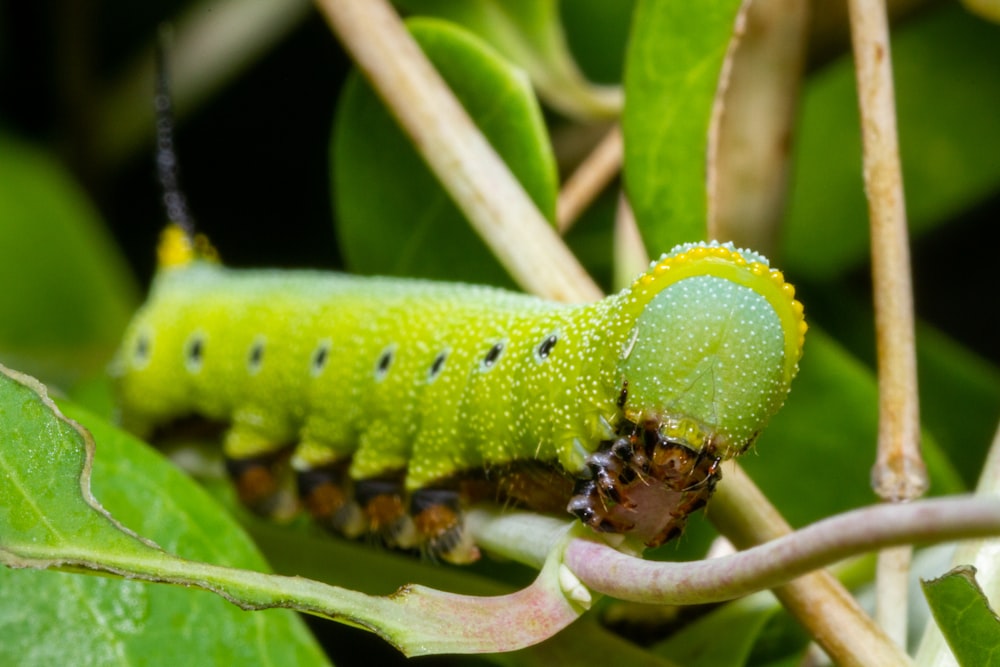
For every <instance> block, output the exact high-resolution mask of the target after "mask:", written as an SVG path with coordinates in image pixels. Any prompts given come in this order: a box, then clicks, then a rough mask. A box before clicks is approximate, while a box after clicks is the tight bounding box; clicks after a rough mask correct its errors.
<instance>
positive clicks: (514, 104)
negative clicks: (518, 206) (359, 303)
mask: <svg viewBox="0 0 1000 667" xmlns="http://www.w3.org/2000/svg"><path fill="white" fill-rule="evenodd" d="M408 25H409V27H410V30H411V32H412V33H413V36H414V37H415V38H416V40H417V42H418V43H419V44H420V46H421V48H423V50H424V52H425V53H426V54H427V56H428V57H429V58H430V60H431V62H432V63H433V64H434V66H435V67H436V68H437V69H438V71H439V72H440V73H441V75H442V76H443V77H444V79H445V81H446V82H447V83H448V85H449V86H450V87H451V88H452V90H454V92H455V94H456V95H457V96H458V98H459V100H460V101H461V102H462V104H463V106H464V107H465V109H466V110H467V111H468V112H469V114H470V115H471V116H472V118H473V120H474V121H475V122H476V125H477V126H478V127H479V129H480V130H482V131H483V133H484V134H485V135H486V137H487V139H489V141H490V143H491V144H492V145H493V147H494V148H495V149H496V150H497V152H499V154H500V156H501V157H502V158H503V159H504V161H505V162H506V163H507V165H508V166H509V167H510V168H511V170H512V171H513V172H514V174H515V175H516V176H517V178H518V180H519V181H520V182H521V184H522V185H523V186H524V188H525V189H526V190H527V192H528V194H529V195H530V196H531V198H532V200H533V201H534V202H535V204H536V205H537V206H538V208H539V210H540V211H541V212H542V214H543V215H544V216H545V217H546V218H547V219H548V220H550V221H551V220H554V219H555V201H556V192H557V177H556V169H555V159H554V157H553V155H552V149H551V146H550V144H549V139H548V134H547V132H546V129H545V126H544V123H543V122H542V117H541V112H540V110H539V108H538V105H537V102H536V101H535V99H534V97H533V95H532V93H531V89H530V87H529V86H528V85H527V82H526V81H525V80H524V78H523V77H522V76H519V75H518V73H517V71H516V70H514V69H513V68H512V67H511V66H510V65H509V64H508V63H507V62H506V61H505V60H504V59H502V58H501V57H500V56H498V55H497V54H496V53H494V52H493V51H492V49H490V48H489V47H488V46H486V45H485V44H483V43H482V42H481V41H480V40H479V39H477V38H476V37H474V36H473V35H471V34H470V33H468V32H466V31H464V30H462V29H461V28H457V27H455V26H454V25H452V24H449V23H446V22H444V21H439V20H432V19H414V20H412V21H410V22H409V24H408ZM331 160H332V172H333V189H334V201H335V209H336V215H337V218H338V220H339V226H338V233H339V234H340V240H341V246H342V248H343V251H344V256H345V258H346V260H347V263H348V264H349V265H350V267H351V268H352V269H353V270H355V271H358V272H361V273H382V274H389V275H400V276H419V277H426V278H440V279H451V280H466V281H478V282H488V283H493V284H498V285H505V286H513V285H514V283H513V281H512V280H511V278H510V277H509V276H508V275H507V272H506V271H505V270H504V269H503V268H502V267H501V265H500V263H499V262H498V261H497V260H496V259H495V258H494V257H493V254H492V253H491V252H490V251H489V250H488V249H487V248H486V246H485V244H484V243H483V242H482V240H480V239H479V237H478V236H477V235H476V234H475V232H474V231H473V230H472V229H471V228H470V227H469V225H468V223H467V222H466V221H465V218H464V216H463V215H462V214H461V212H460V211H459V210H458V208H457V207H456V206H455V205H454V204H453V203H452V201H451V199H450V198H449V197H448V195H447V193H446V192H445V191H444V189H443V188H442V187H441V186H440V185H439V184H438V182H437V180H436V179H435V177H434V176H433V175H432V174H431V172H430V171H429V170H428V169H427V167H426V166H425V165H424V163H423V161H422V160H421V158H420V157H419V155H418V154H417V153H416V151H415V150H414V149H413V147H412V146H411V144H410V142H409V140H408V139H407V138H406V137H405V136H404V135H403V133H402V131H401V130H400V129H399V128H398V126H397V125H396V122H395V120H393V119H392V118H391V117H390V116H389V114H388V113H387V112H386V110H385V108H384V106H383V105H382V103H381V102H380V101H379V100H378V98H377V97H376V96H375V94H374V93H373V92H372V91H371V89H370V88H369V87H368V86H367V84H365V83H364V82H363V81H362V79H361V78H360V76H359V75H358V74H357V72H355V73H354V74H353V75H352V76H351V78H350V80H349V81H348V83H347V85H346V87H345V89H344V92H343V95H342V96H341V100H340V106H339V108H338V113H337V119H336V123H335V126H334V136H333V141H332V146H331Z"/></svg>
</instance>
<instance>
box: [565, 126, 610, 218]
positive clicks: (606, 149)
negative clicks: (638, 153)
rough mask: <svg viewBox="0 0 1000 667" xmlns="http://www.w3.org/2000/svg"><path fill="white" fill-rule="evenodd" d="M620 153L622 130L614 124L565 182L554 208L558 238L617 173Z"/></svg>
mask: <svg viewBox="0 0 1000 667" xmlns="http://www.w3.org/2000/svg"><path fill="white" fill-rule="evenodd" d="M622 151H623V148H622V128H621V126H620V125H617V124H616V125H615V126H613V127H612V128H611V129H610V130H608V133H607V134H606V135H604V138H603V139H601V141H600V143H598V144H597V147H596V148H594V150H593V151H592V152H591V153H590V155H588V156H587V158H586V159H585V160H584V161H583V162H581V163H580V166H579V167H577V168H576V171H574V172H573V174H572V175H571V176H570V177H569V178H567V179H566V183H565V184H563V188H562V191H561V192H560V193H559V201H558V202H557V204H556V220H557V226H558V227H559V233H560V234H565V233H566V231H567V230H568V229H569V228H570V227H572V226H573V223H574V222H576V219H577V218H578V217H580V214H581V213H583V211H584V210H586V208H587V206H589V205H590V203H591V202H592V201H594V199H596V198H597V195H599V194H601V192H602V191H603V190H604V188H606V187H607V186H608V183H610V182H611V180H612V179H613V178H614V177H615V175H616V174H617V173H618V172H619V171H621V168H622Z"/></svg>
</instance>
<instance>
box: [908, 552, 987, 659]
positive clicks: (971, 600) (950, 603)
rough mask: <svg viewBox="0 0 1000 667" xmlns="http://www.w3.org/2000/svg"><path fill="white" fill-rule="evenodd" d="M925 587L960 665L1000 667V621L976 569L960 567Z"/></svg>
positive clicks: (941, 627)
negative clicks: (982, 586)
mask: <svg viewBox="0 0 1000 667" xmlns="http://www.w3.org/2000/svg"><path fill="white" fill-rule="evenodd" d="M921 585H922V586H923V589H924V595H925V596H927V602H928V603H929V604H930V606H931V613H932V614H934V620H936V621H937V624H938V627H939V628H940V629H941V632H942V634H944V637H945V639H946V640H947V641H948V646H950V647H951V650H952V651H953V652H954V654H955V659H956V660H957V661H958V664H959V665H961V666H962V667H972V666H973V665H976V667H993V666H995V665H1000V618H998V617H997V614H996V612H995V611H993V609H992V608H991V607H990V602H989V600H987V599H986V596H985V595H984V594H983V591H982V590H981V589H980V588H979V586H978V585H977V584H976V568H974V567H968V566H963V567H957V568H955V569H953V570H952V571H951V572H948V573H947V574H945V575H944V576H942V577H939V578H937V579H932V580H930V581H923V582H921Z"/></svg>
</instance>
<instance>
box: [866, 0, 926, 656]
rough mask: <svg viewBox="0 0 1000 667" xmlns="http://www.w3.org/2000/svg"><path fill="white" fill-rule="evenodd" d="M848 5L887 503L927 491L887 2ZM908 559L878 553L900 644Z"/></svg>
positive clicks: (880, 473) (883, 610)
mask: <svg viewBox="0 0 1000 667" xmlns="http://www.w3.org/2000/svg"><path fill="white" fill-rule="evenodd" d="M848 10H849V13H850V21H851V40H852V43H853V45H854V60H855V68H856V72H857V82H858V102H859V104H860V107H861V133H862V143H863V150H864V177H865V190H866V192H867V195H868V213H869V218H870V225H871V245H872V283H873V287H874V300H875V337H876V347H877V351H878V378H879V434H878V454H877V457H876V461H875V466H874V467H873V468H872V486H873V487H874V489H875V492H876V493H877V494H878V495H879V496H880V497H882V498H883V499H884V500H887V501H905V500H911V499H914V498H918V497H920V496H921V495H923V493H924V492H925V491H926V490H927V483H928V482H927V469H926V467H925V465H924V461H923V458H922V457H921V455H920V415H919V404H918V398H917V362H916V351H915V347H914V330H913V288H912V285H911V282H910V256H909V246H908V236H907V228H906V208H905V202H904V199H903V174H902V168H901V166H900V160H899V142H898V138H897V134H896V104H895V98H894V91H893V82H892V58H891V56H890V51H889V26H888V19H887V16H886V8H885V4H884V3H883V2H872V1H868V0H850V2H849V3H848ZM910 558H911V553H910V552H909V551H907V550H905V549H894V550H891V551H889V552H886V553H884V554H881V555H880V557H879V567H878V574H879V581H878V586H877V592H878V602H877V606H878V611H877V615H878V618H879V621H880V623H881V624H882V626H883V627H884V628H886V629H887V630H888V629H890V628H891V633H892V635H893V638H894V639H895V640H896V641H897V642H899V643H900V644H904V643H905V638H906V621H905V619H906V608H907V579H908V577H907V573H908V571H909V563H910Z"/></svg>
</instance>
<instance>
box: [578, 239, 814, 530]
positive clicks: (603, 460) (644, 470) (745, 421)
mask: <svg viewBox="0 0 1000 667" xmlns="http://www.w3.org/2000/svg"><path fill="white" fill-rule="evenodd" d="M620 297H621V298H622V299H624V308H623V311H622V314H621V315H619V316H620V317H624V318H625V326H626V327H629V331H628V334H627V336H626V339H625V342H624V345H623V347H622V350H621V353H620V355H619V358H618V363H617V368H616V372H617V374H618V375H617V377H618V378H619V380H620V384H621V387H622V390H621V396H620V397H619V401H618V403H619V406H620V408H621V410H622V415H621V418H620V420H619V423H618V424H617V427H616V430H615V438H614V439H612V440H606V441H604V442H602V444H601V447H600V448H598V450H597V451H595V452H593V453H592V454H591V455H590V456H588V457H587V460H586V465H587V467H588V469H589V471H590V476H589V477H586V478H583V479H581V480H580V481H579V482H578V483H577V486H576V488H575V489H574V496H573V497H572V498H571V499H570V502H569V505H568V507H567V509H568V510H569V511H570V512H572V513H573V514H575V515H577V516H578V517H579V518H580V519H581V520H582V521H583V522H584V523H585V524H587V525H589V526H591V527H592V528H594V529H595V530H598V531H601V532H614V533H624V534H628V535H630V536H632V537H635V538H638V539H640V540H642V541H643V542H644V543H645V544H646V545H647V546H657V545H659V544H662V543H663V542H665V541H667V540H670V539H672V538H673V537H674V536H676V535H677V534H678V533H680V531H681V530H682V529H683V527H684V524H685V521H686V519H687V516H688V515H689V514H690V513H691V512H694V511H695V510H697V509H698V508H700V507H701V506H703V505H704V504H705V503H706V502H707V501H708V499H709V497H710V496H711V495H712V492H713V490H714V488H715V483H716V481H717V480H718V479H719V477H720V476H721V474H720V471H719V465H718V463H719V460H720V459H723V458H729V457H732V456H735V455H736V454H739V453H740V452H742V451H744V450H745V449H746V448H747V447H749V446H750V444H751V443H752V442H753V441H754V439H755V438H756V437H757V434H758V433H760V431H761V430H762V429H763V428H764V426H765V425H766V423H767V421H768V420H769V419H770V417H771V416H772V415H773V414H774V413H775V412H776V411H777V410H778V408H780V407H781V404H782V403H783V402H784V400H785V397H786V396H787V395H788V390H789V385H790V383H791V380H792V378H793V377H794V375H795V373H796V371H797V370H798V361H799V357H800V356H801V354H802V343H803V340H804V336H805V332H806V324H805V320H804V319H803V317H802V305H801V304H800V303H799V302H798V301H796V300H795V291H794V288H792V286H791V285H789V284H788V283H786V282H785V280H784V277H783V276H782V275H781V273H780V272H779V271H776V270H774V269H771V268H770V267H769V266H768V264H767V260H766V259H765V258H763V257H762V256H760V255H757V254H756V253H752V252H749V251H746V250H737V249H736V248H734V247H733V246H732V245H731V244H725V245H720V244H718V243H711V244H704V243H700V244H688V245H683V246H679V247H677V248H675V249H674V250H673V251H672V252H671V253H669V254H667V255H664V256H663V257H661V258H660V259H659V260H658V261H657V262H654V263H653V264H652V265H651V266H650V269H649V271H647V272H646V273H644V274H643V275H642V276H640V277H639V278H638V279H637V280H636V281H635V282H634V283H633V285H632V287H631V288H630V289H629V290H626V291H625V292H624V293H622V294H621V295H620ZM654 482H655V483H654Z"/></svg>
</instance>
